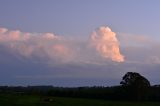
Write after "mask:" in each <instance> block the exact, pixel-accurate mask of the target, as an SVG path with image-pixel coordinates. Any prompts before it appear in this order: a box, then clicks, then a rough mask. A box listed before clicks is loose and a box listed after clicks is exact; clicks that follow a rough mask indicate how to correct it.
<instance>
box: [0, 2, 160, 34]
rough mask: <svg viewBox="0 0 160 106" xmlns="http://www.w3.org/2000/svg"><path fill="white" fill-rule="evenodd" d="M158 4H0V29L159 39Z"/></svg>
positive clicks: (159, 8) (159, 16)
mask: <svg viewBox="0 0 160 106" xmlns="http://www.w3.org/2000/svg"><path fill="white" fill-rule="evenodd" d="M159 10H160V7H159V1H158V0H154V1H148V0H147V1H146V0H141V1H128V0H122V1H116V0H101V1H98V0H67V1H63V0H41V1H32V0H27V1H21V0H14V1H10V0H2V1H1V3H0V13H1V17H0V18H1V20H0V23H1V27H7V28H11V29H20V30H22V31H25V32H26V31H27V32H54V33H57V34H60V35H64V36H65V35H72V36H88V34H90V32H91V31H92V30H93V29H95V28H96V27H99V26H101V25H108V26H110V27H112V28H113V29H114V31H116V32H125V33H133V34H144V35H150V36H158V34H159V29H158V28H159V27H160V22H159V18H160V15H159V14H158V13H159Z"/></svg>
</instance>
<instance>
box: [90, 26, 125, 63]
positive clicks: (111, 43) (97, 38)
mask: <svg viewBox="0 0 160 106" xmlns="http://www.w3.org/2000/svg"><path fill="white" fill-rule="evenodd" d="M91 43H92V45H93V46H95V47H96V50H97V51H98V52H99V53H100V55H102V56H103V57H105V58H109V59H112V60H113V61H116V62H123V61H124V56H123V55H122V54H121V53H120V47H119V42H118V39H117V38H116V33H114V32H112V31H111V29H110V28H109V27H100V28H99V29H97V30H96V31H94V32H93V33H92V35H91Z"/></svg>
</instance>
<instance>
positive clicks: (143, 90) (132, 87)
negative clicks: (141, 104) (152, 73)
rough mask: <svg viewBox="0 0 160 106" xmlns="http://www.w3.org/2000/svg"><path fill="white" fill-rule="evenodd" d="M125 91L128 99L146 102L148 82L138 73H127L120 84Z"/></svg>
mask: <svg viewBox="0 0 160 106" xmlns="http://www.w3.org/2000/svg"><path fill="white" fill-rule="evenodd" d="M120 84H122V86H123V87H124V89H125V90H126V95H127V97H128V99H132V100H146V99H147V94H148V90H149V87H150V82H149V81H148V80H147V79H146V78H145V77H143V76H141V75H140V74H139V73H136V72H127V73H126V74H125V75H124V76H123V78H122V81H121V82H120Z"/></svg>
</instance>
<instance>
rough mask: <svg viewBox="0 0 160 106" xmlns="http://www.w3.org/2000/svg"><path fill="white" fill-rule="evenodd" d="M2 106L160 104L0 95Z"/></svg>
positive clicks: (154, 105)
mask: <svg viewBox="0 0 160 106" xmlns="http://www.w3.org/2000/svg"><path fill="white" fill-rule="evenodd" d="M0 106H160V102H124V101H106V100H94V99H79V98H64V97H45V96H30V95H9V94H0Z"/></svg>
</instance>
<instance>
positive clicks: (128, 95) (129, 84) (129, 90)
mask: <svg viewBox="0 0 160 106" xmlns="http://www.w3.org/2000/svg"><path fill="white" fill-rule="evenodd" d="M120 84H121V85H119V86H112V87H97V86H94V87H74V88H69V87H53V86H27V87H22V86H17V87H13V86H0V93H7V94H18V95H45V96H59V97H74V98H94V99H105V100H134V101H160V85H155V86H151V85H150V82H149V81H148V80H147V79H146V78H145V77H143V76H141V75H140V74H139V73H136V72H127V73H126V74H125V75H124V76H123V77H122V81H121V82H120Z"/></svg>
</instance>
